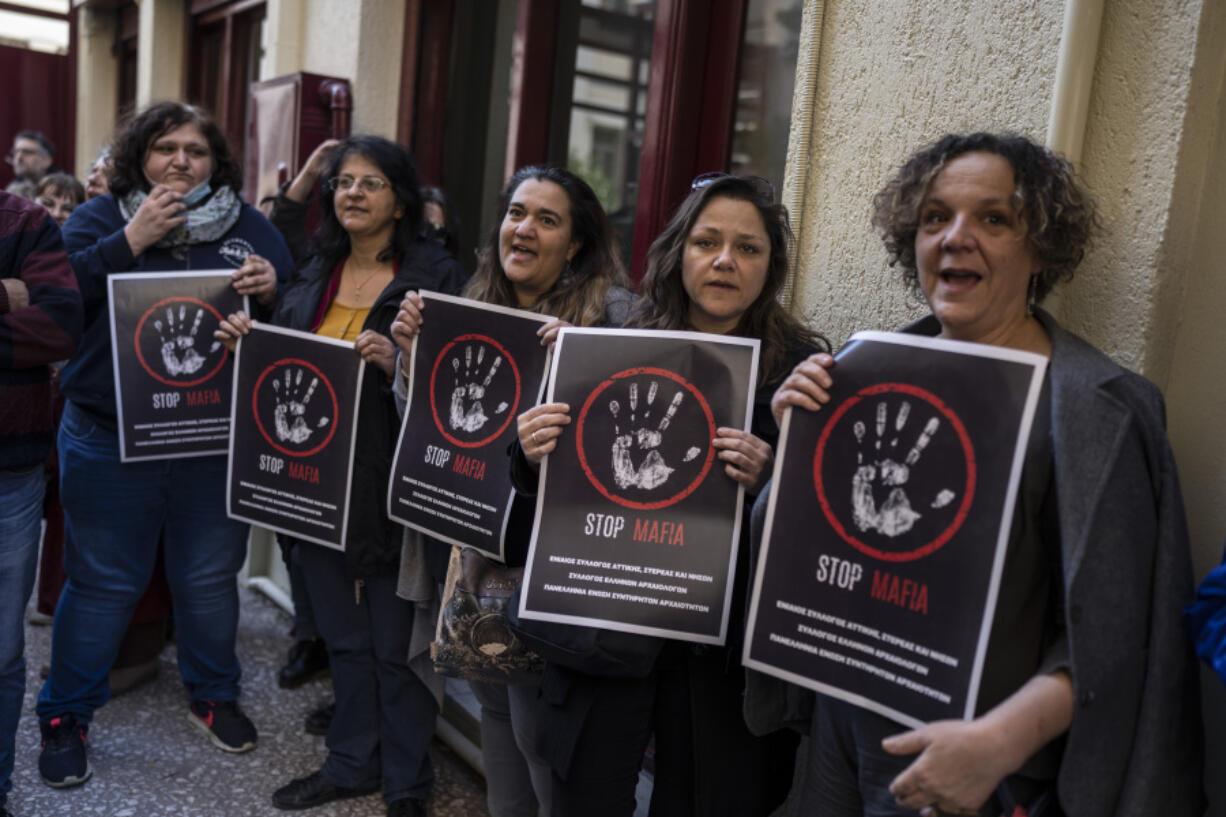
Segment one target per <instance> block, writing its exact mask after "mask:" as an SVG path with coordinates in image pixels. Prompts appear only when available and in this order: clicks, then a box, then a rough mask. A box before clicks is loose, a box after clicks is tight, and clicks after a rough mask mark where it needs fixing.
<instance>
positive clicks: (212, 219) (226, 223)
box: [118, 187, 242, 248]
mask: <svg viewBox="0 0 1226 817" xmlns="http://www.w3.org/2000/svg"><path fill="white" fill-rule="evenodd" d="M148 197H149V194H148V193H147V192H145V191H144V190H133V191H132V192H131V193H128V194H127V195H126V196H124V197H123V198H121V199H119V201H118V204H119V212H120V213H122V214H123V218H124V221H131V220H132V219H133V218H134V217H135V216H136V211H137V210H139V209H140V206H141V204H142V203H143V202H144V201H145V199H147V198H148ZM241 209H242V202H241V201H239V198H238V196H236V195H234V191H233V190H231V189H230V188H229V187H219V188H217V189H216V190H214V191H213V195H212V196H211V197H209V199H208V200H207V201H205V202H204V204H201V205H200V206H198V207H194V208H192V209H190V210H188V211H187V221H186V222H185V223H183V224H181V225H179V226H178V227H175V228H174V229H173V230H171V231H170V232H169V233H167V234H166V235H164V236H162V239H161V240H160V241H158V242H157V244H155V245H154V246H157V247H172V248H173V247H184V246H187V245H188V244H203V243H206V242H209V241H216V240H218V239H219V238H221V237H222V236H223V235H225V234H226V233H228V232H230V228H231V227H233V226H234V223H235V222H236V221H238V216H239V212H240V210H241Z"/></svg>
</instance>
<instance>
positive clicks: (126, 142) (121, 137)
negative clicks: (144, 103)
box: [107, 101, 243, 198]
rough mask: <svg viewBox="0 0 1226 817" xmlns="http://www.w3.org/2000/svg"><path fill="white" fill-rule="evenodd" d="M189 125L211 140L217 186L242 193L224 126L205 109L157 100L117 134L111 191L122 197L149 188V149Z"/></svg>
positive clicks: (109, 175) (239, 172) (213, 181)
mask: <svg viewBox="0 0 1226 817" xmlns="http://www.w3.org/2000/svg"><path fill="white" fill-rule="evenodd" d="M187 124H194V125H195V126H196V127H198V128H200V133H201V134H203V135H204V138H205V140H207V141H208V143H209V152H211V153H212V154H213V175H212V176H211V184H212V186H213V188H214V189H217V188H219V187H229V188H230V189H231V190H233V191H234V192H235V193H238V192H239V191H240V190H241V189H242V186H243V173H242V170H241V169H240V168H239V166H238V162H237V161H236V160H235V158H234V156H233V154H231V153H230V146H229V145H228V144H226V137H225V134H223V133H222V132H221V128H219V127H217V123H216V122H214V121H213V119H212V117H210V116H209V115H208V114H207V113H206V112H205V111H204V109H202V108H197V107H196V106H195V105H188V104H186V103H184V102H172V101H168V102H155V103H154V104H152V105H150V106H149V107H148V108H145V110H143V111H141V112H140V113H138V114H136V115H135V116H133V117H132V119H130V120H129V121H128V122H127V123H125V124H124V125H123V126H122V127H121V128H120V130H119V133H117V134H116V136H115V142H114V145H113V147H112V149H111V156H112V157H113V159H114V161H113V164H112V166H111V171H110V173H108V174H107V184H108V185H109V186H110V188H111V193H113V194H114V195H115V196H116V197H117V198H118V197H119V196H126V195H127V194H128V193H131V192H132V191H133V190H144V191H148V190H149V187H150V185H149V180H148V179H147V178H145V157H146V156H147V155H148V154H149V148H150V147H151V146H152V145H153V143H154V142H155V141H156V140H157V139H158V138H159V137H161V136H163V135H164V134H166V133H167V132H169V131H171V130H174V129H175V128H177V127H179V126H180V125H187Z"/></svg>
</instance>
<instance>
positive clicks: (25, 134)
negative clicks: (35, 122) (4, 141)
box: [13, 130, 55, 159]
mask: <svg viewBox="0 0 1226 817" xmlns="http://www.w3.org/2000/svg"><path fill="white" fill-rule="evenodd" d="M18 139H30V140H31V141H34V142H38V146H39V147H40V148H42V149H43V151H45V152H46V154H47V155H48V156H50V157H51V158H52V159H54V158H55V143H54V142H52V141H51V140H50V139H48V138H47V137H46V135H45V134H43V132H42V131H36V130H23V131H19V132H18V133H17V135H16V136H14V137H13V142H14V143H16V141H17V140H18Z"/></svg>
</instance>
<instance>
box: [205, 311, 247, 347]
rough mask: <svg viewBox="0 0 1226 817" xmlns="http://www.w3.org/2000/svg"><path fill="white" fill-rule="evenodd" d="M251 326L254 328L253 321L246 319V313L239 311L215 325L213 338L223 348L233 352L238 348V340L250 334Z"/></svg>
mask: <svg viewBox="0 0 1226 817" xmlns="http://www.w3.org/2000/svg"><path fill="white" fill-rule="evenodd" d="M252 326H255V321H253V320H251V318H249V317H247V313H246V312H244V311H242V310H241V309H240V310H239V311H237V312H235V313H234V314H232V315H229V316H227V317H226V319H225V320H224V321H222V322H221V323H219V324H217V331H216V332H214V333H213V338H214V339H215V340H219V341H221V343H222V345H223V346H225V347H226V348H227V349H229V350H230V351H231V352H233V351H234V348H235V347H236V346H238V339H239V338H241V337H242V336H243V335H245V334H247V333H248V332H250V331H251V327H252Z"/></svg>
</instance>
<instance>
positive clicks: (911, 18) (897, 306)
mask: <svg viewBox="0 0 1226 817" xmlns="http://www.w3.org/2000/svg"><path fill="white" fill-rule="evenodd" d="M819 2H820V0H812V1H811V2H810V3H808V4H807V5H808V8H807V9H806V13H807V15H808V19H810V20H812V19H813V18H814V16H815V14H816V11H817V9H818V3H819ZM822 5H823V6H824V19H823V20H822V26H821V32H820V34H821V43H820V55H819V59H818V70H817V83H816V88H815V90H814V99H813V110H812V112H811V133H810V139H809V146H808V150H807V151H802V152H801V153H802V155H806V156H807V161H808V168H807V170H808V172H807V174H806V176H807V181H806V184H805V189H804V195H803V199H802V200H803V203H804V211H803V213H802V214H799V217H798V218H797V222H798V224H799V228H800V229H799V234H798V239H799V241H798V270H799V273H800V274H799V277H798V279H797V282H796V288H795V295H794V297H795V300H796V304H797V307H798V308H799V309H800V310H801V311H802V312H803V314H804V315H805V316H806V317H807V318H808V320H809V322H810V323H811V324H813V325H814V326H816V327H817V328H819V329H820V330H821V331H823V332H824V333H826V334H827V335H828V336H829V337H830V339H831V340H832V341H834V342H835V344H836V345H837V344H839V343H842V342H843V341H844V340H846V339H847V337H848V336H849V335H850V334H851V333H852V332H854V331H856V330H857V329H868V328H871V329H884V328H890V327H894V326H898V325H899V324H901V323H903V322H905V321H906V320H908V318H909V317H910V316H911V315H913V314H917V312H916V309H917V307H916V306H915V305H914V304H913V303H912V302H911V301H910V300H909V298H908V296H907V294H906V292H905V291H904V290H903V289H902V287H901V286H899V285H897V283H896V281H895V277H894V276H893V274H892V273H891V272H890V271H889V269H888V268H887V267H886V264H885V253H884V251H883V250H882V249H881V243H880V241H879V240H878V239H877V238H876V237H875V236H874V235H873V233H872V231H871V229H870V227H869V208H870V204H871V200H872V197H873V194H874V193H875V192H876V191H877V189H878V188H879V187H880V186H881V184H882V182H883V180H884V179H885V178H886V177H887V176H888V175H889V173H890V172H891V171H892V170H893V169H894V167H895V166H896V165H897V164H898V163H899V162H900V161H901V160H902V159H903V158H904V157H905V156H906V154H907V153H908V152H909V151H910V150H912V149H914V148H915V147H917V146H918V145H920V144H921V143H923V142H925V141H928V140H930V139H932V138H934V137H936V136H939V135H940V134H942V133H944V132H946V131H949V130H967V129H980V128H991V129H1009V130H1016V131H1020V132H1022V133H1025V134H1027V135H1030V136H1032V137H1036V138H1039V139H1042V138H1043V136H1044V134H1045V133H1046V130H1047V109H1048V106H1049V104H1050V96H1051V77H1052V75H1053V73H1054V71H1055V66H1056V58H1057V55H1058V46H1059V40H1060V25H1061V21H1062V18H1063V9H1062V8H1061V6H1060V4H1058V3H1051V2H1045V3H1031V4H1026V5H1025V6H1019V4H1017V3H1006V2H984V0H956V1H955V2H952V3H947V4H944V5H943V6H941V7H939V8H938V7H934V6H933V5H932V4H931V3H928V2H924V0H898V2H893V3H881V2H879V0H829V2H825V3H823V4H822ZM811 30H812V29H811V28H808V29H807V32H806V33H808V32H810V31H811ZM801 115H802V114H801V113H800V112H799V111H797V112H795V113H794V116H793V127H794V129H799V126H800V124H801V123H800V121H799V120H800V117H801ZM802 161H803V159H802ZM797 170H798V168H796V167H795V166H793V167H791V168H790V169H789V174H790V175H794V174H796V172H797ZM866 293H871V297H866Z"/></svg>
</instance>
